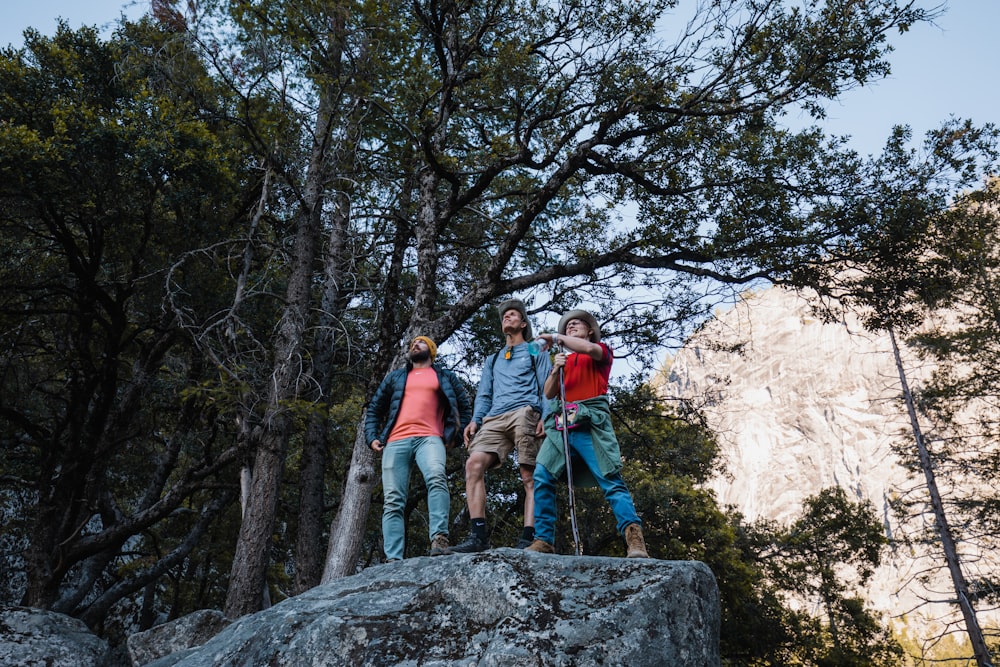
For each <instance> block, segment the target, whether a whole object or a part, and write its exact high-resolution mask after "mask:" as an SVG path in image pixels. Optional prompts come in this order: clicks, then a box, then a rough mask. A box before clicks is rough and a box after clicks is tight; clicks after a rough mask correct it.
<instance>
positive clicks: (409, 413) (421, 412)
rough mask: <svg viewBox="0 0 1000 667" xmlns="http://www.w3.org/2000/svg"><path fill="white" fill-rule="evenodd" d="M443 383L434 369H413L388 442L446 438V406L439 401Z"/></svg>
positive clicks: (407, 378)
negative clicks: (444, 436)
mask: <svg viewBox="0 0 1000 667" xmlns="http://www.w3.org/2000/svg"><path fill="white" fill-rule="evenodd" d="M440 388H441V383H440V381H439V380H438V376H437V372H436V371H435V370H434V369H433V368H413V369H410V372H409V373H408V374H407V375H406V389H405V390H404V391H403V400H402V402H401V403H400V404H399V414H398V415H397V416H396V423H395V424H393V426H392V431H391V432H390V433H389V439H388V440H387V442H393V441H395V440H402V439H404V438H415V437H424V436H428V435H436V436H439V437H440V436H443V435H444V406H442V405H441V401H439V400H438V389H440Z"/></svg>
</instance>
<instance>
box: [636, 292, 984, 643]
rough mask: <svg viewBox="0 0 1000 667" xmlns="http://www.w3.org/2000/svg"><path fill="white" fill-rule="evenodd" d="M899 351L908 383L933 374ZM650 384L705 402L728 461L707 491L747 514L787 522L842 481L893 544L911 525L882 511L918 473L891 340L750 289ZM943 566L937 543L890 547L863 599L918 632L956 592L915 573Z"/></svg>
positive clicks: (794, 300)
mask: <svg viewBox="0 0 1000 667" xmlns="http://www.w3.org/2000/svg"><path fill="white" fill-rule="evenodd" d="M720 344H721V347H722V348H726V347H729V348H733V347H739V348H740V349H739V350H738V351H729V350H727V351H721V350H720V349H719V348H720ZM902 352H903V357H904V364H905V366H906V368H907V376H908V381H909V382H911V383H913V382H919V381H920V380H921V379H922V378H924V377H926V376H927V373H928V372H929V369H928V368H927V367H926V366H921V365H920V364H919V363H918V362H917V361H916V359H915V356H914V355H913V354H912V353H910V351H908V350H906V349H904V350H903V351H902ZM654 384H656V385H657V387H658V388H659V391H661V392H662V393H663V394H664V395H668V396H674V397H684V398H695V397H699V400H700V401H703V405H704V413H705V416H706V418H707V420H708V423H709V425H710V427H711V428H712V429H713V430H714V431H715V432H716V433H717V434H718V435H719V440H720V444H721V448H722V452H723V457H724V461H725V465H726V468H727V470H726V474H723V475H719V476H718V477H717V478H716V479H714V480H713V481H712V482H711V483H710V485H709V486H710V488H712V489H713V490H714V491H715V493H716V494H717V497H718V500H719V502H720V503H722V504H725V505H732V506H734V507H735V508H736V509H737V510H738V511H740V512H741V513H742V514H743V515H744V516H745V517H746V518H747V519H748V520H755V519H760V518H764V519H771V520H775V521H779V522H783V523H788V522H790V521H791V520H793V519H794V518H795V517H796V515H797V514H798V513H799V511H800V509H801V505H802V501H803V499H804V498H806V497H808V496H810V495H814V494H815V493H817V492H818V491H819V490H821V489H823V488H826V487H829V486H833V485H838V486H840V487H842V488H843V489H845V490H846V491H848V494H849V495H850V496H852V497H854V498H856V499H862V498H867V499H869V500H870V501H871V502H872V503H873V504H874V506H875V507H876V509H877V510H878V511H879V512H880V513H881V517H882V521H883V523H884V526H885V531H886V535H887V536H888V537H889V538H890V539H891V538H892V537H893V536H894V535H898V534H900V532H899V531H904V530H911V529H913V528H914V526H912V525H899V524H898V523H897V520H896V518H895V517H894V516H893V514H892V513H891V512H890V510H889V503H890V501H891V499H892V498H893V496H894V494H897V493H900V492H901V490H903V489H913V488H914V487H915V486H918V485H920V484H922V478H919V479H918V478H916V477H914V476H913V475H911V474H910V473H908V472H907V471H906V470H905V469H904V467H903V466H902V465H901V464H900V460H899V459H898V458H897V456H896V455H895V454H894V453H893V451H892V448H891V444H892V443H897V444H900V443H901V444H902V445H903V446H904V449H905V447H907V446H908V445H907V443H911V445H910V446H912V442H913V436H912V432H911V431H910V430H909V422H908V418H907V415H906V412H905V407H904V405H903V404H902V402H901V401H900V396H901V385H900V381H899V376H898V373H897V370H896V366H895V362H894V359H893V354H892V348H891V344H890V341H889V339H888V337H887V336H883V335H878V334H872V333H869V332H866V331H865V330H864V328H863V327H862V326H861V324H860V323H859V322H858V321H857V320H856V319H852V318H850V317H846V318H845V319H843V320H842V321H839V322H833V323H830V322H824V321H822V320H820V319H818V318H817V317H815V316H814V315H813V314H812V311H811V309H810V306H809V304H808V302H807V301H806V300H805V299H804V298H803V297H802V296H800V295H798V294H796V293H794V292H791V291H788V290H784V289H781V288H772V289H768V290H764V291H760V292H753V293H747V294H746V295H744V297H743V299H742V300H741V301H740V302H739V303H737V304H736V305H735V306H734V307H732V308H730V309H726V310H720V312H718V313H716V316H715V318H714V319H713V320H711V321H710V322H708V323H706V325H705V326H704V327H703V328H702V329H701V330H700V331H699V332H698V334H696V335H695V336H693V337H692V338H691V340H690V341H689V342H688V343H687V344H686V345H685V347H684V348H683V349H681V350H680V351H679V352H678V353H677V354H676V355H675V356H674V358H673V359H670V360H669V361H668V363H666V364H665V366H664V368H663V370H662V372H661V374H660V375H659V376H658V377H657V378H656V379H655V380H654ZM915 456H916V455H915V454H914V458H915ZM924 520H929V519H927V518H926V517H925V518H924ZM931 521H932V520H931ZM941 563H943V555H942V552H941V550H940V548H939V547H937V546H936V545H934V546H931V547H929V548H928V549H927V550H926V551H924V552H913V551H910V550H909V549H903V548H898V545H897V548H895V549H892V550H890V552H889V554H888V557H887V559H886V560H885V561H884V563H883V565H882V566H881V567H880V568H879V569H878V571H877V573H876V575H875V577H874V580H873V581H872V582H871V584H870V585H869V586H868V587H866V589H865V590H864V591H863V592H861V595H862V596H863V597H865V598H866V599H867V600H868V601H869V603H870V604H871V606H872V607H873V608H874V609H875V610H877V611H879V612H881V613H882V614H883V616H884V617H885V618H887V619H892V620H893V622H894V623H896V624H897V626H900V625H905V626H907V627H908V628H909V629H910V630H911V631H915V632H916V633H917V634H918V635H924V636H926V634H927V633H929V632H933V631H934V630H935V629H936V628H939V627H941V622H942V621H943V620H944V619H947V618H951V619H954V618H955V612H954V609H953V608H952V607H951V606H950V605H947V604H943V603H939V602H928V601H940V600H943V599H945V598H947V597H953V596H954V593H953V590H954V589H953V587H952V586H951V581H950V578H949V577H948V575H947V573H946V572H944V571H940V572H938V573H937V574H935V575H934V576H931V577H930V578H929V579H927V580H924V579H923V577H922V576H918V575H920V574H922V573H925V572H926V571H927V568H928V567H929V566H935V565H939V564H941ZM938 569H940V568H938ZM984 620H989V619H988V618H987V619H984V618H983V616H982V615H981V617H980V621H981V622H984ZM995 620H996V619H994V622H995Z"/></svg>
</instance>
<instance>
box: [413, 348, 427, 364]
mask: <svg viewBox="0 0 1000 667" xmlns="http://www.w3.org/2000/svg"><path fill="white" fill-rule="evenodd" d="M430 358H431V351H430V350H417V351H416V352H410V361H414V362H418V363H419V362H423V361H427V360H428V359H430Z"/></svg>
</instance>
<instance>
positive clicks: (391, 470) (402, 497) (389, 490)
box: [382, 436, 451, 560]
mask: <svg viewBox="0 0 1000 667" xmlns="http://www.w3.org/2000/svg"><path fill="white" fill-rule="evenodd" d="M414 461H416V463H417V467H418V468H419V469H420V474H422V475H423V476H424V484H426V485H427V514H428V525H429V528H430V531H429V537H430V538H431V539H433V537H434V536H435V535H438V534H444V535H447V534H448V510H449V509H450V506H451V497H450V496H449V495H448V477H447V475H446V474H445V469H444V464H445V449H444V442H443V441H442V440H441V438H439V437H437V436H424V437H415V438H404V439H403V440H394V441H392V442H390V443H387V444H386V446H385V449H383V450H382V493H383V496H384V498H385V500H384V503H383V506H382V542H383V548H384V550H385V557H386V560H388V559H391V558H402V557H403V546H404V542H405V538H406V527H405V526H404V525H403V510H404V509H405V508H406V498H407V497H408V496H409V493H410V466H411V465H412V464H413V462H414Z"/></svg>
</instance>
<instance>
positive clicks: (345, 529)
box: [323, 420, 378, 584]
mask: <svg viewBox="0 0 1000 667" xmlns="http://www.w3.org/2000/svg"><path fill="white" fill-rule="evenodd" d="M377 481H378V477H377V476H376V474H375V460H374V457H373V456H372V451H371V449H370V448H369V447H368V444H367V443H366V442H365V428H364V420H361V421H360V422H359V423H358V431H357V434H356V436H355V438H354V452H353V454H352V455H351V468H350V471H349V472H348V475H347V480H346V482H345V484H344V496H343V499H342V500H341V502H340V509H339V510H338V511H337V518H336V519H335V520H334V522H333V526H332V527H331V528H330V542H329V544H328V545H327V556H326V568H325V570H324V571H323V583H324V584H325V583H327V582H329V581H333V580H334V579H338V578H340V577H346V576H348V575H351V574H354V573H355V571H356V570H357V563H358V555H359V554H360V553H361V545H362V542H363V541H364V536H365V526H366V525H367V523H368V510H369V508H370V507H371V502H372V489H373V488H374V487H375V483H376V482H377Z"/></svg>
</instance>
